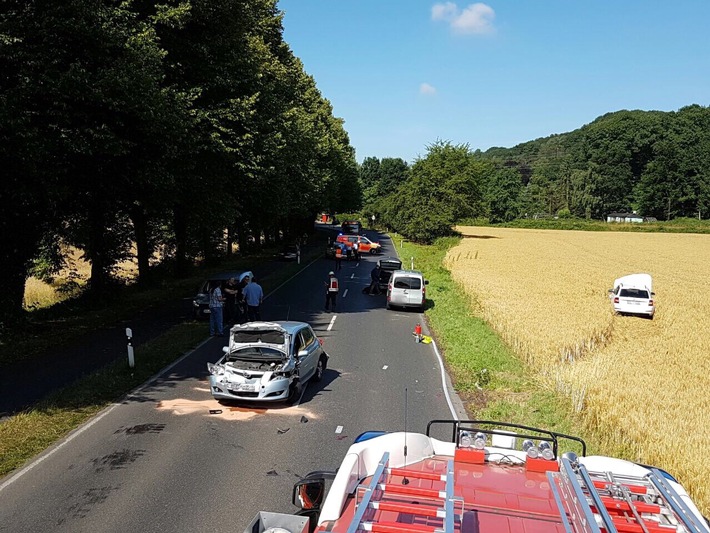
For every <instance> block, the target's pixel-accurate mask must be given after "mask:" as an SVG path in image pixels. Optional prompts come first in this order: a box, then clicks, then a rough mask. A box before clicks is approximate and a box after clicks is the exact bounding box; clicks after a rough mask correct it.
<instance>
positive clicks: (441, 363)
mask: <svg viewBox="0 0 710 533" xmlns="http://www.w3.org/2000/svg"><path fill="white" fill-rule="evenodd" d="M431 345H432V346H433V347H434V352H435V353H436V357H437V359H439V368H441V388H442V389H443V390H444V396H445V397H446V403H447V404H449V411H450V412H451V418H453V419H454V420H457V419H458V417H457V416H456V410H455V409H454V406H453V404H452V403H451V397H450V396H449V389H448V388H447V387H446V371H445V370H444V361H442V359H441V354H440V353H439V348H437V347H436V342H434V341H431Z"/></svg>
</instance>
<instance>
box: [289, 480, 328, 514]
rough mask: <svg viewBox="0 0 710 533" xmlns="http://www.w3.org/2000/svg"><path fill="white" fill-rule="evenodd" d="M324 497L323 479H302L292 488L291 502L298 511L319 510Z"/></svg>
mask: <svg viewBox="0 0 710 533" xmlns="http://www.w3.org/2000/svg"><path fill="white" fill-rule="evenodd" d="M324 496H325V479H324V478H317V479H302V480H301V481H299V482H298V483H296V484H295V485H294V486H293V496H292V501H293V504H294V505H295V506H296V507H299V508H300V509H304V510H309V509H320V506H321V504H322V503H323V497H324Z"/></svg>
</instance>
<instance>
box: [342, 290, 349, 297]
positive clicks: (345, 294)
mask: <svg viewBox="0 0 710 533" xmlns="http://www.w3.org/2000/svg"><path fill="white" fill-rule="evenodd" d="M347 295H348V289H345V292H344V293H343V298H345V297H346V296H347Z"/></svg>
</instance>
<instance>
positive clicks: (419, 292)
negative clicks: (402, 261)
mask: <svg viewBox="0 0 710 533" xmlns="http://www.w3.org/2000/svg"><path fill="white" fill-rule="evenodd" d="M428 283H429V281H428V280H425V279H424V274H422V273H421V272H419V271H418V270H395V271H394V272H392V275H391V276H390V279H389V283H388V284H387V309H392V308H393V307H414V308H416V309H418V310H420V311H423V310H424V305H425V304H426V286H427V285H428Z"/></svg>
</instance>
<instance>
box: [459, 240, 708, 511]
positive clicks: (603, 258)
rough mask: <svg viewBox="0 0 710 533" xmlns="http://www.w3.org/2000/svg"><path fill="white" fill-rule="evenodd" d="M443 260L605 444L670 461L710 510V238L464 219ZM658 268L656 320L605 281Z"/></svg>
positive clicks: (630, 454)
mask: <svg viewBox="0 0 710 533" xmlns="http://www.w3.org/2000/svg"><path fill="white" fill-rule="evenodd" d="M458 229H459V230H460V231H461V232H462V233H463V234H464V236H465V238H464V239H463V240H462V242H461V244H460V245H459V246H457V247H456V248H453V249H452V250H450V251H449V253H448V255H447V257H446V266H447V268H449V269H450V270H451V272H452V275H453V277H454V279H455V280H457V281H458V282H460V283H461V284H462V285H463V286H464V287H465V289H466V291H467V292H470V294H472V295H473V296H474V297H475V299H476V300H477V301H478V303H480V307H481V309H482V312H483V313H484V317H483V318H485V319H486V320H487V321H488V322H489V323H490V324H491V325H492V326H493V328H494V329H495V330H496V331H497V332H498V333H499V334H500V335H501V336H502V338H503V339H504V340H505V341H506V342H508V343H509V344H510V346H512V347H513V349H514V350H515V351H516V352H517V353H518V354H519V356H520V357H521V358H522V359H524V360H525V361H526V362H527V363H528V364H529V365H530V366H531V367H533V368H534V369H535V370H537V371H538V372H539V374H540V376H541V379H542V381H543V383H544V384H545V385H546V386H549V387H554V388H555V389H556V390H558V391H559V392H561V393H563V394H565V395H567V396H568V397H569V398H570V399H571V400H572V402H573V405H574V406H575V408H576V410H577V412H578V414H579V416H580V417H582V420H583V421H584V424H585V426H586V427H587V429H588V430H589V432H590V434H592V435H593V436H594V439H595V442H597V443H599V445H600V447H601V450H598V451H601V452H606V453H609V454H615V455H616V454H622V455H623V456H624V457H625V458H627V459H630V460H634V461H638V462H642V463H646V464H653V465H656V466H659V467H661V468H664V469H666V470H668V471H669V472H671V473H672V474H673V475H675V476H676V477H678V478H679V480H680V481H681V482H682V483H683V484H684V485H685V486H686V488H688V489H689V490H690V492H691V494H692V495H693V497H694V498H695V499H696V501H697V502H699V504H700V506H701V510H702V511H703V512H704V513H705V514H707V513H708V512H710V455H709V454H710V394H709V393H708V388H709V387H710V385H709V383H710V381H708V379H709V376H710V290H709V289H710V235H697V234H677V233H676V234H663V233H630V232H584V231H561V230H560V231H554V230H529V229H506V228H490V227H461V228H458ZM639 272H646V273H649V274H651V275H652V276H653V290H654V292H655V293H656V297H655V301H656V315H655V318H654V319H653V320H648V319H645V318H641V317H630V316H623V317H622V316H615V315H614V313H613V309H612V304H611V302H610V301H609V298H608V295H607V289H610V288H611V287H612V284H613V282H614V280H615V279H616V278H618V277H621V276H623V275H627V274H633V273H639Z"/></svg>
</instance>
